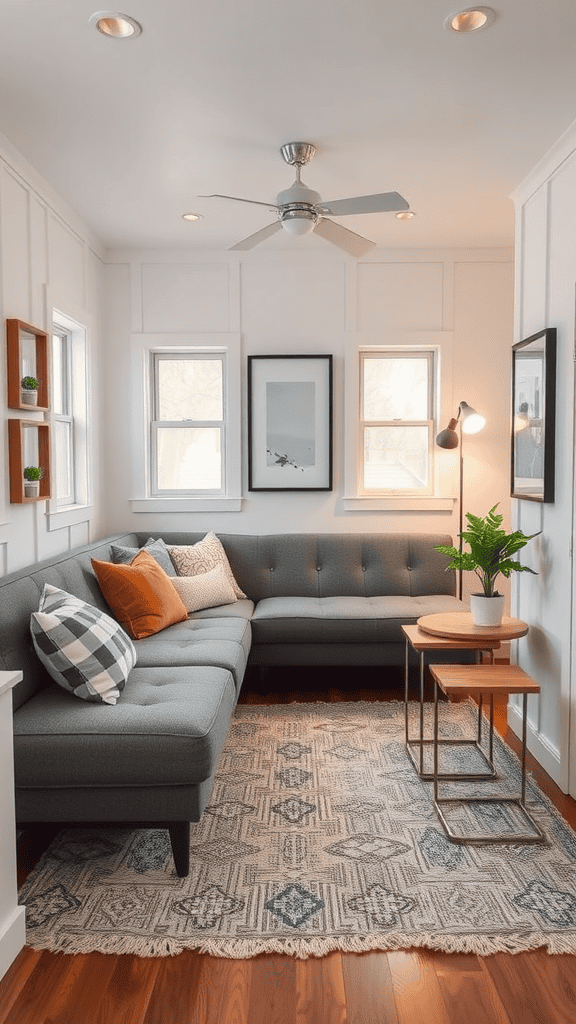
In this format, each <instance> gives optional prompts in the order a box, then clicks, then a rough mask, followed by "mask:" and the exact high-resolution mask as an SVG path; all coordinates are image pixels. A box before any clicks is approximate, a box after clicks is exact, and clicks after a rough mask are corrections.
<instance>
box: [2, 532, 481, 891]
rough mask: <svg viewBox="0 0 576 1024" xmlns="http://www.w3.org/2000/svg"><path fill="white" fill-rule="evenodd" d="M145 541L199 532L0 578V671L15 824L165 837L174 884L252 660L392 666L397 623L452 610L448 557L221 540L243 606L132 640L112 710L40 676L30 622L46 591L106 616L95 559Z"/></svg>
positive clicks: (443, 539)
mask: <svg viewBox="0 0 576 1024" xmlns="http://www.w3.org/2000/svg"><path fill="white" fill-rule="evenodd" d="M150 536H153V537H159V536H162V537H163V538H164V540H165V541H166V543H167V544H168V545H170V544H194V543H196V542H197V541H199V540H201V539H202V537H203V536H204V533H164V534H159V533H154V532H152V533H145V534H144V533H129V534H122V535H118V536H115V537H112V538H109V539H107V540H102V541H100V542H98V543H96V544H91V545H89V546H86V547H83V548H80V549H78V550H76V551H74V552H70V553H67V554H65V555H61V556H59V557H58V558H55V559H52V560H50V561H47V562H43V563H40V564H38V565H35V566H32V567H30V568H29V569H27V570H23V571H20V572H17V573H13V574H11V575H9V576H5V577H4V578H2V579H0V667H1V668H5V669H20V670H22V671H23V673H24V678H23V680H22V682H21V683H19V684H18V685H17V686H16V687H15V689H14V691H13V696H14V758H15V783H16V816H17V820H18V822H20V823H30V822H36V823H37V822H67V823H71V822H75V823H78V822H107V823H111V822H122V823H128V822H130V823H135V822H138V823H139V824H142V825H145V826H149V827H155V828H158V827H165V828H168V829H169V832H170V838H171V842H172V851H173V854H174V861H175V866H176V870H177V873H178V874H179V875H181V876H183V875H186V874H187V872H188V856H189V854H188V848H189V834H190V824H189V823H190V822H191V821H198V820H199V818H200V816H201V814H202V811H203V809H204V807H205V805H206V802H207V800H208V796H209V793H210V788H211V784H212V778H213V775H214V772H215V769H216V765H217V761H218V756H219V753H220V750H221V747H222V744H223V742H224V739H225V736H226V731H227V728H228V723H229V720H230V717H231V715H232V713H233V711H234V707H235V704H236V701H237V698H238V694H239V691H240V687H241V685H242V679H243V677H244V673H245V670H246V666H247V664H248V661H250V663H251V664H254V665H259V666H274V665H294V666H296V665H354V666H363V665H391V664H402V663H403V658H404V642H403V639H402V634H401V630H400V627H401V625H402V624H403V623H410V622H412V623H413V622H415V621H416V619H417V618H418V617H419V616H420V615H424V614H427V613H431V612H438V611H457V610H460V609H462V608H463V607H464V606H463V605H462V603H461V602H460V601H458V600H457V599H456V597H455V596H454V587H455V578H454V574H453V573H451V572H446V571H445V566H446V559H445V558H444V556H442V555H439V554H438V553H437V552H435V551H434V550H433V547H434V545H435V544H449V543H451V540H450V538H449V537H447V536H445V535H442V534H417V535H414V534H389V535H361V534H352V535H351V534H330V535H316V534H293V535H270V536H246V535H238V534H234V535H226V534H219V537H220V540H221V541H222V543H223V545H224V548H225V550H226V553H227V556H228V559H229V561H230V565H231V567H232V570H233V572H234V575H235V577H236V580H237V581H238V583H239V585H240V587H241V588H242V590H243V591H244V592H245V593H246V594H247V595H248V599H246V600H239V601H236V602H235V603H234V604H231V605H225V606H222V607H217V608H209V609H204V610H203V611H199V612H195V613H193V614H191V615H190V616H189V618H188V619H187V620H186V621H183V622H179V623H176V624H175V625H172V626H169V627H168V628H167V629H165V630H163V631H162V632H160V633H157V634H155V635H153V636H150V637H146V638H145V639H143V640H138V641H135V646H136V648H137V651H138V663H137V665H136V667H135V668H134V669H133V670H132V672H131V674H130V676H129V678H128V682H127V683H126V686H125V688H124V690H123V691H122V693H121V694H120V698H119V700H118V702H117V704H115V705H113V706H111V705H102V704H92V703H86V702H85V701H81V700H78V699H77V698H76V697H74V696H72V695H71V694H69V693H66V692H65V691H64V690H63V689H61V688H60V687H59V686H57V685H56V684H55V683H54V682H53V681H52V680H51V679H50V678H49V676H48V675H47V673H46V671H45V669H44V668H43V666H42V665H41V663H40V662H39V660H38V658H37V656H36V653H35V651H34V649H33V646H32V643H31V638H30V631H29V623H30V614H31V612H32V611H36V610H37V608H38V604H39V600H40V596H41V593H42V589H43V586H44V584H45V583H50V584H52V585H53V586H56V587H59V588H61V589H63V590H66V591H68V592H69V593H72V594H74V595H75V596H77V597H80V598H81V599H83V600H84V601H87V602H89V603H90V604H93V605H95V606H96V607H98V608H101V609H102V610H103V611H107V612H109V608H108V606H107V605H106V602H105V601H104V598H103V597H102V595H101V593H100V589H99V587H98V583H97V580H96V577H95V575H94V572H93V569H92V565H91V558H96V559H99V560H102V561H112V558H111V544H112V543H116V544H120V545H126V546H131V547H139V546H143V545H144V544H145V542H146V541H147V540H148V538H149V537H150Z"/></svg>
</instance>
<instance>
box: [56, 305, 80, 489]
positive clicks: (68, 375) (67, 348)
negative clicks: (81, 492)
mask: <svg viewBox="0 0 576 1024" xmlns="http://www.w3.org/2000/svg"><path fill="white" fill-rule="evenodd" d="M55 338H60V339H61V341H62V342H63V343H64V344H63V345H62V351H63V359H62V375H61V381H60V384H61V389H62V397H63V402H62V405H63V406H64V407H65V409H66V410H67V411H66V412H57V411H56V407H55V403H54V384H55V376H54V372H53V379H52V403H51V404H52V407H53V431H54V446H55V447H56V445H57V430H56V424H57V423H65V424H66V425H67V426H68V428H69V442H68V478H69V480H70V484H71V489H70V492H69V493H68V494H65V495H60V494H58V493H56V497H55V501H56V508H58V509H61V508H67V507H69V506H70V505H75V504H76V466H75V458H74V453H75V443H74V442H75V439H74V432H75V425H74V402H73V387H72V380H73V356H72V333H71V331H70V330H69V329H66V328H64V327H63V326H62V325H61V324H54V326H53V330H52V332H51V334H50V340H51V343H52V367H53V370H54V339H55ZM55 455H56V457H55V458H54V468H53V477H54V480H53V484H52V486H53V489H54V490H55V491H56V492H57V481H58V470H57V465H56V462H57V454H56V453H55Z"/></svg>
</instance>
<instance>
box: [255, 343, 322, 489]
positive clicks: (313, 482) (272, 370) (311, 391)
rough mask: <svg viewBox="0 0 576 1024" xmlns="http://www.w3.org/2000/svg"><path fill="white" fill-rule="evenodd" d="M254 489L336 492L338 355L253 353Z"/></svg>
mask: <svg viewBox="0 0 576 1024" xmlns="http://www.w3.org/2000/svg"><path fill="white" fill-rule="evenodd" d="M248 488H249V490H251V491H331V490H332V356H331V355H328V356H321V355H287V356H248Z"/></svg>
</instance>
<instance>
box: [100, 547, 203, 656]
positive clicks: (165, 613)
mask: <svg viewBox="0 0 576 1024" xmlns="http://www.w3.org/2000/svg"><path fill="white" fill-rule="evenodd" d="M92 567H93V569H94V572H95V573H96V576H97V579H98V583H99V584H100V589H101V590H102V593H103V594H104V597H105V598H106V601H107V602H108V604H109V605H110V608H111V609H112V612H113V614H114V616H115V617H116V618H117V619H118V620H119V622H121V623H122V625H123V626H124V628H125V629H126V630H127V631H128V632H129V633H130V636H132V637H133V638H134V639H135V640H141V639H142V638H143V637H146V636H151V635H152V634H154V633H158V632H159V631H160V630H162V629H166V627H167V626H171V625H172V623H174V622H181V621H182V619H185V618H187V616H188V612H187V611H186V608H185V607H184V604H183V601H182V598H181V597H180V595H179V594H178V592H177V591H176V590H175V589H174V587H173V586H172V584H171V582H170V578H169V577H168V576H167V575H166V573H165V572H164V569H163V568H162V567H161V566H160V565H158V562H157V561H156V559H155V558H153V557H152V555H149V554H148V552H147V551H145V550H142V551H140V552H139V554H137V555H136V557H135V558H134V559H133V561H132V562H131V563H130V565H114V564H113V563H112V562H100V561H98V559H96V558H93V559H92Z"/></svg>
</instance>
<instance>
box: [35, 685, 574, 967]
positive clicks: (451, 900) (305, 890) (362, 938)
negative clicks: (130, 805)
mask: <svg viewBox="0 0 576 1024" xmlns="http://www.w3.org/2000/svg"><path fill="white" fill-rule="evenodd" d="M412 712H413V716H414V725H413V728H415V725H416V717H415V716H416V706H414V707H413V709H412ZM427 722H428V726H430V723H431V715H430V708H427ZM474 722H475V716H474V712H473V709H472V705H471V704H459V705H453V704H443V705H441V731H442V734H443V735H445V736H450V737H452V738H459V737H467V736H470V735H473V725H474ZM429 735H430V733H429ZM469 755H470V748H460V747H458V746H450V747H443V748H442V757H443V761H442V764H441V768H442V767H444V768H448V763H447V761H446V760H445V759H446V758H447V757H449V758H451V759H452V764H453V765H455V764H457V763H462V761H463V758H468V757H469ZM495 761H496V765H497V767H498V772H499V777H498V786H500V787H503V789H505V790H507V791H508V792H511V791H512V792H514V793H517V792H518V788H519V774H520V772H519V765H518V761H517V759H516V757H515V755H514V754H513V753H512V752H511V751H510V750H509V748H508V747H506V746H505V745H504V743H502V741H501V740H500V739H499V738H498V737H496V742H495ZM444 785H445V792H447V793H449V792H450V790H451V789H452V790H454V791H455V789H456V784H455V783H450V784H444ZM458 785H459V786H460V787H462V786H463V785H464V786H465V787H466V789H467V792H468V794H473V793H476V794H477V795H486V794H487V793H489V792H491V791H495V783H492V782H480V783H478V782H476V783H475V784H474V785H475V787H476V788H475V789H472V784H471V783H459V784H458ZM500 791H502V790H500ZM458 792H459V793H462V789H461V788H460V789H459V790H458ZM431 793H432V783H430V782H422V781H420V780H419V778H418V777H417V775H416V773H415V771H414V768H413V766H412V764H411V762H410V760H409V758H408V757H407V755H406V751H405V749H404V716H403V705H402V704H400V703H397V702H394V703H382V704H373V703H356V704H287V705H281V706H239V707H238V708H237V710H236V713H235V717H234V719H233V721H232V723H231V725H230V729H229V733H228V739H227V745H226V748H225V750H224V751H223V754H222V757H221V760H220V764H219V768H218V771H217V774H216V778H215V781H214V787H213V790H212V794H211V798H210V801H209V804H208V806H207V808H206V812H205V813H204V815H203V818H202V821H201V822H200V823H199V824H198V825H193V826H192V839H191V870H190V875H189V877H188V878H184V879H181V878H178V877H177V875H176V874H175V872H174V867H173V862H172V858H171V855H170V847H169V842H168V838H167V833H166V832H164V831H161V830H152V831H144V830H136V831H135V830H118V829H117V830H111V831H104V830H102V829H94V830H90V831H88V830H82V831H79V830H77V829H75V830H70V831H63V832H61V833H60V834H59V835H58V836H57V837H56V839H55V840H54V842H53V844H52V846H51V847H50V848H49V850H48V851H47V852H46V853H45V854H44V856H43V857H42V859H41V861H40V862H39V863H38V865H37V867H36V868H35V870H34V872H33V873H32V874H31V875H30V876H29V878H28V880H27V882H26V884H25V886H24V887H23V889H22V891H21V902H22V903H24V904H26V907H27V936H28V943H29V945H31V946H32V947H33V948H35V949H48V950H52V951H64V952H69V953H82V952H89V951H92V950H99V951H101V952H104V953H136V954H139V955H142V956H151V955H160V956H162V955H167V954H174V953H178V952H180V951H181V950H182V949H196V950H199V951H202V952H207V953H211V954H214V955H216V956H222V957H242V958H244V957H251V956H254V955H256V954H258V953H262V952H270V951H279V952H284V953H289V954H292V955H294V956H298V957H308V956H322V955H325V954H326V953H328V952H329V951H330V950H333V949H341V950H352V951H357V952H363V951H365V950H369V949H383V950H391V949H406V948H409V947H411V946H427V947H429V948H432V949H439V950H444V951H446V952H472V953H477V954H480V955H487V954H490V953H494V952H499V951H507V952H513V953H515V952H520V951H522V950H528V949H534V948H537V947H539V946H546V947H547V948H548V950H549V951H550V952H551V953H575V952H576V870H575V867H576V834H575V833H574V832H572V830H571V829H570V828H569V827H568V825H567V824H566V823H565V822H564V821H563V819H562V818H561V817H560V816H559V815H558V813H557V812H556V810H555V809H554V807H553V806H552V804H551V803H550V801H549V800H548V799H547V798H546V797H545V796H544V795H543V794H542V793H541V792H540V791H539V789H538V788H537V787H536V786H535V785H534V784H533V783H531V782H530V783H529V786H528V805H529V807H530V810H531V811H532V812H533V813H534V816H535V818H536V819H537V820H538V821H539V823H540V825H541V826H542V827H543V829H544V830H545V832H546V835H547V842H546V844H545V845H521V844H514V843H513V842H509V843H507V842H502V843H499V844H498V845H496V846H485V845H484V846H469V847H466V846H463V845H457V844H453V843H451V842H450V841H449V840H448V839H447V838H446V837H445V835H444V832H443V829H442V827H441V825H440V823H439V821H438V819H437V817H436V814H435V811H434V809H433V807H432V805H431ZM450 813H451V815H453V816H454V822H455V823H457V825H458V828H459V829H460V830H464V831H469V832H470V834H476V833H478V831H479V829H485V830H487V832H488V833H489V832H490V831H491V830H492V829H498V830H499V831H500V830H502V829H505V830H509V831H511V832H513V831H514V829H515V828H517V822H515V820H514V812H513V811H511V810H510V805H490V806H489V808H488V810H487V809H486V805H484V806H482V805H480V804H477V805H474V804H472V805H469V806H466V807H465V806H464V805H463V804H456V805H453V806H452V810H451V811H450Z"/></svg>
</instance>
